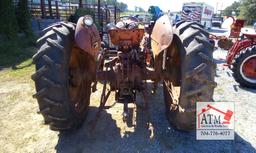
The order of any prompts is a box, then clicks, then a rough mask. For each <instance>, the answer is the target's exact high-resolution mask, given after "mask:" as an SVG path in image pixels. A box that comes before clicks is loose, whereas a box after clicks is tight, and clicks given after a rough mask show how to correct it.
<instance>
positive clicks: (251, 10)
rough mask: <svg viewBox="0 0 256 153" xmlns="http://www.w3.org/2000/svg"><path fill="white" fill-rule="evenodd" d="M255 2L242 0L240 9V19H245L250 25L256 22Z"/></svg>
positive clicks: (253, 0) (255, 0)
mask: <svg viewBox="0 0 256 153" xmlns="http://www.w3.org/2000/svg"><path fill="white" fill-rule="evenodd" d="M255 9H256V0H242V5H241V7H240V10H241V12H240V16H239V17H240V18H242V19H245V20H246V21H247V23H248V24H252V23H253V22H254V21H255V20H256V11H255Z"/></svg>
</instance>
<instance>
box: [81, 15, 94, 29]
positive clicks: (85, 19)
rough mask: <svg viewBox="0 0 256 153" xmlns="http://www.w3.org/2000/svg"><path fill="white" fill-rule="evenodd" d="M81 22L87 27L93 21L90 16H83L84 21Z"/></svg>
mask: <svg viewBox="0 0 256 153" xmlns="http://www.w3.org/2000/svg"><path fill="white" fill-rule="evenodd" d="M83 21H84V25H86V26H88V27H90V26H92V25H93V19H92V17H90V16H87V15H86V16H84V20H83Z"/></svg>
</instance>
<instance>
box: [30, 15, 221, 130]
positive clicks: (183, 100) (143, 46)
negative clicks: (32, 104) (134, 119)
mask: <svg viewBox="0 0 256 153" xmlns="http://www.w3.org/2000/svg"><path fill="white" fill-rule="evenodd" d="M151 23H152V24H151V25H150V26H148V28H145V27H147V26H142V27H141V26H139V21H138V20H136V19H134V18H132V17H127V18H122V19H120V20H119V22H118V23H117V24H116V25H115V24H112V26H111V25H109V26H108V35H109V37H110V40H111V42H112V44H113V45H115V48H114V49H109V48H108V47H104V46H105V45H101V39H100V35H99V32H98V30H97V28H96V26H95V24H94V23H93V20H92V18H91V17H89V16H84V17H81V18H80V19H79V20H78V22H77V24H73V23H69V22H61V23H57V24H55V25H53V26H51V27H49V28H47V29H45V30H44V31H43V34H42V35H41V37H40V38H39V39H38V41H37V43H38V46H39V49H38V52H37V53H36V54H35V55H34V56H33V61H34V63H35V65H36V72H35V74H33V75H32V79H33V80H34V81H35V86H36V93H35V94H34V95H33V97H34V98H36V99H37V101H38V103H39V109H40V112H41V114H42V115H43V117H44V120H45V123H46V124H48V125H50V128H51V129H52V130H60V131H62V130H70V129H73V128H75V127H77V126H79V125H80V124H81V123H82V121H83V120H84V119H85V116H86V114H87V110H88V108H89V104H90V95H91V92H95V91H96V89H97V82H100V83H102V84H103V89H102V94H101V97H100V98H99V108H100V109H99V112H100V110H102V109H105V108H106V107H105V104H106V102H107V99H108V97H109V96H110V93H111V92H113V93H115V100H116V102H118V103H123V104H124V108H123V110H124V113H123V115H124V118H126V117H127V115H129V114H128V110H127V109H128V103H135V102H136V94H138V93H141V94H142V95H144V97H145V105H144V106H145V107H144V108H147V102H146V97H147V96H146V94H147V91H148V88H147V87H148V86H147V81H148V80H151V81H153V82H154V84H155V87H157V84H158V83H162V85H163V93H164V100H165V106H166V116H167V119H168V120H169V121H170V123H171V124H172V125H173V126H174V127H176V128H177V129H180V130H193V129H195V121H196V120H195V118H196V112H195V111H196V109H195V107H196V102H197V101H212V96H213V91H214V88H215V87H216V83H215V82H214V75H215V68H216V64H215V63H214V61H213V57H212V53H213V49H214V47H213V45H212V44H211V43H210V41H209V33H208V32H206V31H205V30H204V29H203V26H202V25H200V24H198V23H194V22H185V21H181V22H178V23H176V24H175V25H173V24H172V23H171V21H170V19H169V17H168V16H165V15H163V16H161V17H160V18H159V19H158V20H156V21H154V22H151ZM145 31H147V32H145ZM142 40H145V41H144V43H142ZM152 54H153V56H151V55H152ZM152 58H153V59H152ZM160 81H161V82H160ZM98 84H99V83H98Z"/></svg>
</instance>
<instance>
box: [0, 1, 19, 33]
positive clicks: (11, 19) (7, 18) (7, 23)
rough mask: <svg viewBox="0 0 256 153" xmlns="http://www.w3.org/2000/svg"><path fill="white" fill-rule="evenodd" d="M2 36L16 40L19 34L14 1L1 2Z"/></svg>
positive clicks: (0, 25)
mask: <svg viewBox="0 0 256 153" xmlns="http://www.w3.org/2000/svg"><path fill="white" fill-rule="evenodd" d="M0 21H1V22H0V34H3V35H5V36H7V37H8V38H14V37H15V36H16V34H17V29H18V27H17V21H16V17H15V10H14V8H13V6H12V0H1V1H0Z"/></svg>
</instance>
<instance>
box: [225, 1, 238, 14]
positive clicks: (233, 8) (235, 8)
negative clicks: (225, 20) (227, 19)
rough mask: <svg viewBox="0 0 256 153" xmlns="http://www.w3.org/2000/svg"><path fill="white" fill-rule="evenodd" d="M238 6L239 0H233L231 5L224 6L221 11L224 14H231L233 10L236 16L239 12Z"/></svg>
mask: <svg viewBox="0 0 256 153" xmlns="http://www.w3.org/2000/svg"><path fill="white" fill-rule="evenodd" d="M240 6H241V2H236V1H235V2H234V3H233V4H232V5H230V6H228V7H226V8H225V9H224V11H223V15H224V16H233V14H232V12H235V15H236V16H238V15H239V14H240Z"/></svg>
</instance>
